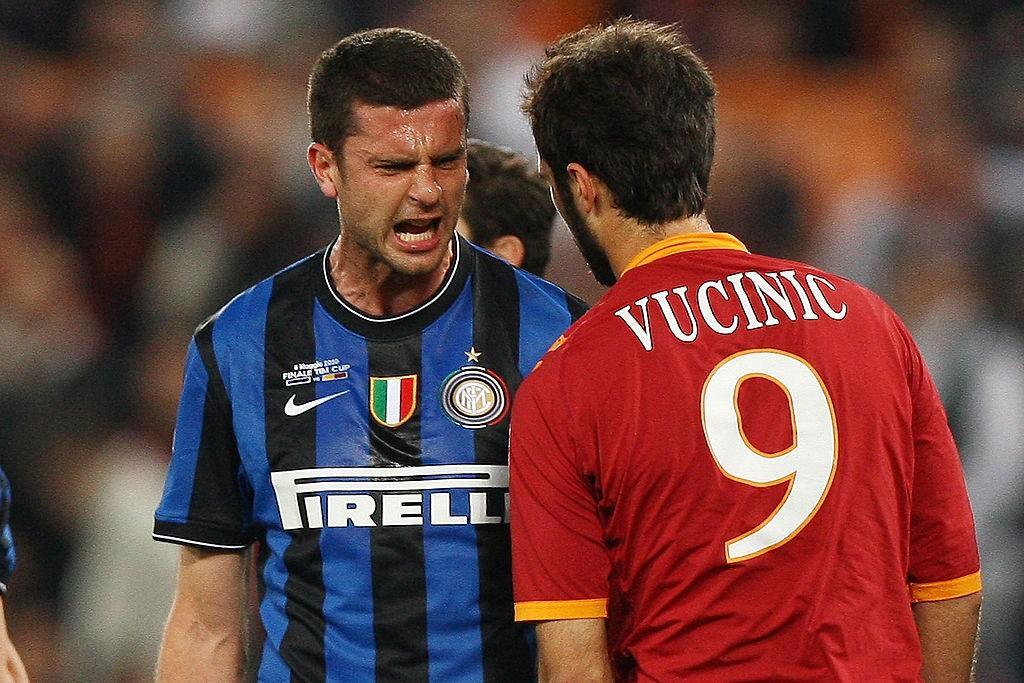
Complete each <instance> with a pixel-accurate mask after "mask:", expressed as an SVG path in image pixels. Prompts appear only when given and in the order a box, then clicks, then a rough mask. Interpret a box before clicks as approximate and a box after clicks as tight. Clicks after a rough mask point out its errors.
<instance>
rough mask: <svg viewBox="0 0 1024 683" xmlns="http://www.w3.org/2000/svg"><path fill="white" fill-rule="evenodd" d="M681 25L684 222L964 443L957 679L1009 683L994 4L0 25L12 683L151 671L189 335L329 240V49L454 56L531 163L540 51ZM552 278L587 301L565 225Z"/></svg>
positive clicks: (312, 6)
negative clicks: (714, 98)
mask: <svg viewBox="0 0 1024 683" xmlns="http://www.w3.org/2000/svg"><path fill="white" fill-rule="evenodd" d="M622 14H632V15H633V16H636V17H643V18H650V19H656V20H661V21H678V22H680V25H681V27H682V28H683V29H684V31H685V33H686V34H687V35H688V37H689V39H690V40H691V41H692V42H693V43H694V44H695V46H696V48H697V50H698V52H699V53H700V54H701V55H702V56H703V57H704V58H705V59H706V60H707V62H708V63H709V65H710V67H711V69H712V72H713V74H714V76H715V79H716V81H717V84H718V87H719V91H720V99H719V116H720V121H719V145H718V148H719V151H718V154H717V159H716V166H715V170H714V173H713V176H712V185H711V192H712V195H711V199H710V202H709V205H708V214H709V219H710V221H711V224H712V226H713V227H714V228H715V229H718V230H723V231H729V232H733V233H735V234H737V235H738V236H739V237H741V238H742V239H743V240H745V241H746V242H747V244H748V245H749V246H750V247H751V248H752V249H754V250H756V251H761V252H764V253H768V254H773V255H780V256H785V257H791V258H796V259H800V260H805V261H808V262H810V263H812V264H815V265H818V266H821V267H824V268H827V269H832V270H834V271H837V272H838V273H840V274H843V275H846V276H848V277H850V278H852V279H854V280H857V281H859V282H861V283H863V284H865V285H867V286H869V287H871V288H873V289H875V290H876V291H878V292H879V293H880V294H882V295H883V296H884V297H885V298H886V299H887V300H888V301H890V302H891V304H892V305H893V306H894V307H895V308H896V310H897V311H898V312H899V313H900V314H901V315H902V316H903V317H904V318H905V320H906V321H907V323H908V325H909V327H910V328H911V330H912V331H913V332H914V333H915V335H916V338H917V339H918V341H919V343H920V345H921V347H922V348H923V351H924V354H925V356H926V358H927V360H928V362H929V364H930V367H931V369H932V372H933V374H934V375H935V377H936V380H937V382H938V384H939V387H940V389H941V392H942V394H943V397H944V399H945V401H946V404H947V406H948V410H949V415H950V419H951V423H952V425H953V428H954V431H955V433H956V435H957V437H958V441H959V444H960V446H961V449H962V454H963V461H964V466H965V469H966V473H967V479H968V484H969V487H970V489H971V492H972V495H973V501H974V509H975V514H976V516H977V524H978V531H979V534H980V540H981V546H982V557H983V568H984V580H985V588H986V599H985V607H984V611H983V622H982V623H983V626H982V631H983V638H982V645H981V653H980V664H979V667H980V668H979V680H981V681H1022V680H1024V661H1022V655H1021V651H1022V650H1024V647H1022V646H1024V350H1022V349H1024V342H1022V334H1024V249H1022V247H1024V4H1022V3H1021V2H1019V0H1018V1H1015V2H1006V1H999V0H972V1H970V2H953V1H952V0H950V1H948V2H939V1H933V2H924V1H921V2H909V1H907V0H790V1H783V0H742V1H741V0H719V1H716V2H702V1H700V0H675V1H671V0H635V1H632V2H631V1H628V0H623V1H619V2H615V1H611V0H606V1H601V0H559V1H557V2H555V1H554V0H520V1H517V2H495V1H486V0H475V1H474V0H448V1H446V2H410V1H406V2H355V1H353V2H340V1H339V2H317V1H314V0H296V1H294V2H286V3H285V2H260V1H258V0H164V1H159V2H157V1H153V0H148V1H147V0H134V1H133V0H37V1H34V2H8V1H0V462H2V464H3V466H4V468H5V469H6V470H7V471H8V473H9V475H10V479H11V482H12V484H13V488H14V500H15V509H14V525H15V526H14V532H15V536H16V539H17V543H18V552H19V566H18V569H17V571H16V573H15V576H14V579H13V581H12V582H11V590H10V594H9V596H8V598H7V602H8V612H9V621H10V624H11V629H12V633H13V638H14V641H15V642H16V643H17V645H18V646H19V649H20V651H21V654H22V656H23V658H24V659H25V663H26V665H27V667H28V669H29V672H30V673H31V674H33V676H34V678H35V680H39V681H57V680H69V681H71V680H81V681H134V680H146V679H147V678H150V676H151V671H152V667H153V662H154V658H155V652H156V648H157V644H158V641H159V637H160V631H161V627H162V621H163V619H164V617H165V616H166V613H167V609H168V605H169V602H170V599H171V593H172V588H173V580H174V573H175V562H176V556H177V553H176V549H175V548H173V547H169V546H165V545H163V544H158V543H156V542H153V541H152V540H150V535H149V534H150V530H151V518H152V517H151V516H152V511H153V508H154V506H155V505H156V503H157V501H158V498H159V496H160V491H161V487H162V482H163V475H164V468H165V466H166V462H167V459H168V451H169V448H170V443H171V437H172V430H173V423H174V414H175V409H176V402H177V394H178V391H179V387H180V381H181V379H180V378H181V366H182V360H183V355H184V350H185V347H186V344H187V342H188V339H189V335H190V334H191V332H192V331H193V329H194V328H195V326H196V325H197V324H198V323H199V322H200V321H201V320H202V319H203V318H205V317H206V316H207V315H209V314H211V313H212V312H214V311H215V310H217V309H218V308H219V307H220V306H221V305H223V304H224V303H225V302H226V301H227V300H228V298H230V297H231V296H232V295H233V294H234V293H236V292H238V291H240V290H241V289H243V288H245V287H247V286H249V285H250V284H252V283H254V282H256V281H257V280H259V279H262V278H263V277H265V276H267V275H270V274H271V273H273V272H274V271H276V270H277V269H278V268H280V267H282V266H284V265H286V264H288V263H290V262H291V261H293V260H294V259H296V258H298V257H301V256H303V255H304V254H306V253H309V252H312V251H314V250H316V249H317V248H319V247H320V246H322V245H323V244H326V243H327V242H328V241H329V240H330V239H331V238H332V236H333V235H334V234H335V233H336V231H337V218H336V216H335V214H334V211H333V205H332V203H331V202H330V201H328V200H326V199H324V198H323V197H322V196H320V194H319V192H318V190H317V189H316V187H315V185H314V183H313V182H312V179H311V178H310V177H309V171H308V169H307V167H306V163H305V158H304V157H305V148H306V145H307V142H308V139H307V132H306V119H305V108H304V107H305V82H306V77H307V74H308V71H309V69H310V67H311V65H312V63H313V61H314V59H315V57H316V55H317V54H318V53H319V52H320V51H322V50H323V49H325V48H326V47H328V46H329V45H331V44H332V43H333V42H335V41H336V40H337V39H338V38H339V37H341V36H342V35H344V34H346V33H349V32H351V31H354V30H358V29H362V28H367V27H372V26H380V25H402V26H407V27H410V28H415V29H418V30H422V31H424V32H426V33H429V34H430V35H433V36H435V37H437V38H439V39H441V40H442V41H444V42H445V43H447V44H448V45H449V46H450V47H451V48H452V49H454V50H455V52H456V53H457V54H458V55H459V57H460V58H461V59H462V61H463V63H464V64H465V66H466V68H467V70H468V72H469V74H470V83H471V88H472V109H473V113H472V117H471V122H470V128H471V134H472V135H473V136H474V137H479V138H483V139H486V140H490V141H492V142H496V143H501V144H504V145H507V146H510V147H513V148H515V149H517V150H520V151H522V152H523V153H524V154H528V155H532V154H533V151H532V143H531V140H530V133H529V129H528V127H527V125H526V122H525V120H524V119H523V117H522V116H521V114H520V113H519V110H518V96H519V91H520V87H521V83H522V75H523V73H524V72H525V71H526V70H527V69H528V67H529V66H530V64H531V61H532V60H534V59H535V58H536V57H537V56H538V55H539V54H540V53H541V51H542V49H543V45H544V44H545V43H546V42H548V41H550V40H552V39H553V38H555V37H556V36H557V35H559V34H560V33H563V32H565V31H569V30H572V29H575V28H578V27H580V26H582V25H584V24H587V23H592V22H595V21H600V20H602V19H605V18H608V17H610V16H615V15H622ZM556 232H557V237H556V239H555V254H554V257H553V259H552V264H551V266H550V267H549V270H548V275H549V277H551V278H552V279H554V280H555V281H557V282H559V283H561V284H563V285H565V286H566V287H567V288H569V289H571V290H572V291H574V292H576V293H578V294H579V295H581V296H583V297H584V298H587V299H589V300H590V301H594V300H596V299H597V298H598V297H599V296H600V295H601V290H600V289H599V288H598V287H597V286H596V285H595V284H594V283H593V281H592V280H591V279H590V276H589V274H588V273H587V272H586V269H585V267H584V266H583V264H582V261H581V259H580V258H579V256H578V255H577V254H576V252H575V250H574V248H573V246H572V244H571V240H570V238H569V237H568V235H567V233H566V231H565V230H564V227H562V226H558V227H556Z"/></svg>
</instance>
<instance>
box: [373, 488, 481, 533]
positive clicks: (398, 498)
mask: <svg viewBox="0 0 1024 683" xmlns="http://www.w3.org/2000/svg"><path fill="white" fill-rule="evenodd" d="M470 495H473V494H470ZM483 495H485V496H486V495H487V494H486V493H485V494H483ZM381 499H382V503H383V506H382V507H383V508H384V509H383V510H382V514H381V520H380V521H381V525H383V526H417V525H422V524H423V494H422V493H393V494H391V495H386V496H381Z"/></svg>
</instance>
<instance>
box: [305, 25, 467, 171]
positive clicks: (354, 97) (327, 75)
mask: <svg viewBox="0 0 1024 683" xmlns="http://www.w3.org/2000/svg"><path fill="white" fill-rule="evenodd" d="M449 99H450V100H456V101H458V102H460V103H461V104H462V111H463V113H464V114H465V116H466V120H467V121H468V120H469V86H468V83H467V81H466V73H465V71H464V70H463V68H462V64H461V63H460V62H459V60H458V58H457V57H456V56H455V54H454V53H453V52H452V51H451V50H449V49H448V48H447V47H445V46H444V45H443V44H442V43H441V42H440V41H438V40H435V39H433V38H431V37H429V36H425V35H423V34H422V33H417V32H416V31H410V30H407V29H401V28H378V29H372V30H369V31H362V32H360V33H353V34H352V35H350V36H346V37H345V38H342V39H341V40H340V41H338V43H337V44H335V45H334V46H333V47H331V48H330V49H328V50H326V51H325V52H324V53H323V54H321V55H320V58H319V59H318V60H317V62H316V64H315V65H314V67H313V71H312V73H311V74H310V75H309V92H308V96H307V100H306V108H307V111H308V112H309V132H310V137H312V139H313V142H319V143H321V144H323V145H326V146H327V147H328V148H329V149H330V150H332V151H333V152H335V153H340V151H341V148H342V146H343V145H344V142H345V139H346V138H347V137H348V136H349V135H350V134H351V133H352V129H353V125H354V124H353V120H352V109H353V107H354V105H355V104H356V103H365V104H371V105H376V106H386V107H402V108H404V109H414V108H416V107H420V106H422V105H424V104H428V103H430V102H437V101H440V100H449Z"/></svg>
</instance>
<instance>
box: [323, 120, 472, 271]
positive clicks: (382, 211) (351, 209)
mask: <svg viewBox="0 0 1024 683" xmlns="http://www.w3.org/2000/svg"><path fill="white" fill-rule="evenodd" d="M353 120H354V123H355V127H354V132H353V133H352V134H351V135H350V136H349V137H348V138H346V139H345V142H344V145H343V147H342V150H341V155H340V156H341V158H340V159H338V161H337V163H338V175H339V178H338V182H337V183H336V187H337V189H338V213H339V214H340V218H341V242H340V250H341V252H342V253H343V254H344V255H345V256H344V258H345V259H346V260H348V261H350V262H352V261H355V260H359V259H362V260H365V261H366V263H367V265H368V266H369V267H374V266H377V265H378V264H383V265H385V266H386V267H388V268H389V269H390V270H391V271H393V272H394V273H397V274H400V275H425V274H429V273H432V272H435V271H436V270H438V269H439V268H442V267H443V264H444V259H445V257H446V256H447V254H448V244H449V242H450V241H451V238H452V233H453V232H454V230H455V222H456V221H457V220H458V218H459V209H460V208H461V206H462V197H463V195H464V194H465V191H466V179H467V172H466V137H465V130H466V119H465V116H464V114H463V111H462V104H461V103H460V102H458V101H456V100H441V101H438V102H431V103H429V104H425V105H423V106H421V107H417V108H415V109H401V108H399V107H381V106H373V105H369V104H362V103H360V104H356V105H355V107H354V108H353Z"/></svg>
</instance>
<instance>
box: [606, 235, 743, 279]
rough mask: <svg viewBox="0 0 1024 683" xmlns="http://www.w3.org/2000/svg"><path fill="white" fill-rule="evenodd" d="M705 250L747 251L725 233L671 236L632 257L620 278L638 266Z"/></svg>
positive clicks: (736, 240) (741, 244)
mask: <svg viewBox="0 0 1024 683" xmlns="http://www.w3.org/2000/svg"><path fill="white" fill-rule="evenodd" d="M705 249H732V250H734V251H749V250H748V249H747V247H746V246H745V245H744V244H743V242H740V241H739V240H738V239H736V238H735V237H733V236H732V235H730V234H729V233H727V232H691V233H687V234H685V235H673V236H672V237H667V238H665V239H663V240H661V241H659V242H655V243H654V244H652V245H651V246H649V247H647V248H646V249H644V250H642V251H641V252H640V253H638V254H637V255H636V256H634V257H633V258H632V259H631V260H630V262H629V263H628V264H627V265H626V268H625V269H624V270H623V271H622V272H621V273H619V277H620V278H621V277H622V276H623V275H625V274H626V272H627V271H630V270H632V269H634V268H637V267H639V266H644V265H647V264H648V263H651V262H653V261H657V260H658V259H661V258H665V257H666V256H671V255H672V254H678V253H681V252H684V251H704V250H705Z"/></svg>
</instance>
